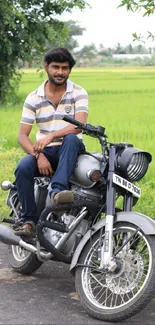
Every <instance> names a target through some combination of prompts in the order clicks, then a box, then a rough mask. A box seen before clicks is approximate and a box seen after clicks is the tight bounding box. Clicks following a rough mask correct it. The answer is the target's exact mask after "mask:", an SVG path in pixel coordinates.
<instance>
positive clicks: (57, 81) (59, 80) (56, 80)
mask: <svg viewBox="0 0 155 325" xmlns="http://www.w3.org/2000/svg"><path fill="white" fill-rule="evenodd" d="M48 78H49V81H50V82H51V83H52V84H53V85H55V86H63V85H64V84H65V83H66V81H67V79H68V76H67V77H64V76H63V75H57V76H53V77H52V76H50V75H48Z"/></svg>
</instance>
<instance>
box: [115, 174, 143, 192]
mask: <svg viewBox="0 0 155 325" xmlns="http://www.w3.org/2000/svg"><path fill="white" fill-rule="evenodd" d="M113 182H114V184H116V185H118V186H120V187H123V188H125V189H126V190H127V191H129V192H131V193H132V194H133V195H134V196H136V197H140V196H141V189H140V188H139V187H137V186H136V185H134V184H132V183H131V182H129V181H127V180H126V179H125V178H123V177H120V176H119V175H117V174H113Z"/></svg>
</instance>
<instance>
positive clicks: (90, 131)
mask: <svg viewBox="0 0 155 325" xmlns="http://www.w3.org/2000/svg"><path fill="white" fill-rule="evenodd" d="M62 119H63V121H66V122H68V123H71V124H73V125H75V126H76V127H77V128H78V129H81V130H82V131H83V133H84V134H86V135H89V136H92V137H94V138H96V137H97V138H99V137H104V138H107V136H106V134H105V133H104V132H105V128H104V127H103V126H97V127H95V126H93V125H92V124H89V123H85V124H84V123H82V122H79V121H77V120H75V119H73V118H71V117H69V116H63V118H62Z"/></svg>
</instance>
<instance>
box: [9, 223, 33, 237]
mask: <svg viewBox="0 0 155 325" xmlns="http://www.w3.org/2000/svg"><path fill="white" fill-rule="evenodd" d="M14 233H15V235H16V236H25V237H29V236H35V235H36V225H35V223H34V222H33V221H30V222H25V223H24V224H23V225H22V226H20V227H17V228H16V229H15V230H14Z"/></svg>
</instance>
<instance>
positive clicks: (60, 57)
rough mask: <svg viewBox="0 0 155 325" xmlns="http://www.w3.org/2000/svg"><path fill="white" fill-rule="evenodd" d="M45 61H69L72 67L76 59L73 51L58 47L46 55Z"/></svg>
mask: <svg viewBox="0 0 155 325" xmlns="http://www.w3.org/2000/svg"><path fill="white" fill-rule="evenodd" d="M44 62H45V63H47V64H50V63H51V62H68V63H69V67H70V69H72V68H73V66H74V65H75V63H76V61H75V60H74V58H73V56H72V55H71V53H70V52H69V51H68V50H67V49H66V48H64V47H57V48H55V49H53V50H51V51H49V52H47V53H46V54H45V56H44Z"/></svg>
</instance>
